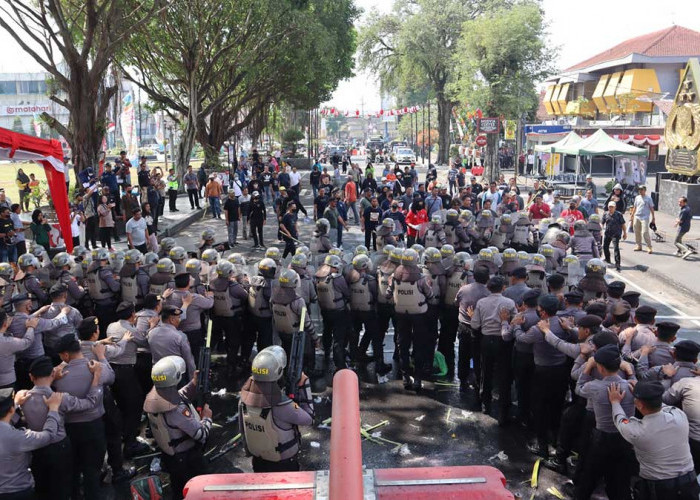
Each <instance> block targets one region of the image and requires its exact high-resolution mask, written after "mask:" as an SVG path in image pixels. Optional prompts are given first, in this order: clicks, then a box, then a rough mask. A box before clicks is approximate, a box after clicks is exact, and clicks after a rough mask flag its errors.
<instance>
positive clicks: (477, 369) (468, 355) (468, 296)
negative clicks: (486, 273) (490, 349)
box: [455, 282, 489, 387]
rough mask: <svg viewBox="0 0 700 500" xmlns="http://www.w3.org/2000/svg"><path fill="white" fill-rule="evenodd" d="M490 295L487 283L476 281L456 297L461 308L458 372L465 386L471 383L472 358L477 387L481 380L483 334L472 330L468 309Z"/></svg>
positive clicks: (463, 287) (461, 290)
mask: <svg viewBox="0 0 700 500" xmlns="http://www.w3.org/2000/svg"><path fill="white" fill-rule="evenodd" d="M488 295H489V291H488V289H487V288H486V285H484V284H483V283H477V282H474V283H469V284H468V285H463V286H462V287H461V288H460V289H459V291H458V292H457V296H456V297H455V303H456V304H457V307H458V309H459V313H458V319H459V326H458V327H457V333H458V334H459V350H458V351H457V374H458V376H459V380H460V383H462V384H464V385H465V386H466V385H467V384H468V383H469V375H470V373H471V370H472V368H471V364H470V360H471V359H473V360H474V375H475V377H476V385H477V387H478V386H479V383H480V382H479V381H480V380H481V354H480V351H481V334H480V333H479V332H475V331H473V330H472V327H471V322H472V320H471V318H470V317H469V315H468V314H467V310H468V309H469V308H470V307H475V306H476V304H477V303H478V302H479V300H481V299H482V298H484V297H486V296H488Z"/></svg>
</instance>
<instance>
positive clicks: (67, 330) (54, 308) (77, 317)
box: [42, 302, 83, 356]
mask: <svg viewBox="0 0 700 500" xmlns="http://www.w3.org/2000/svg"><path fill="white" fill-rule="evenodd" d="M64 307H70V311H68V314H66V318H67V321H66V322H65V323H62V324H60V325H57V326H55V327H54V328H50V329H47V330H44V337H43V340H44V349H45V350H46V352H47V353H48V354H49V355H50V356H55V355H56V354H58V353H57V352H56V346H57V345H58V342H59V341H60V340H61V338H62V337H64V336H65V335H73V336H74V337H75V338H78V335H77V332H78V326H80V322H81V321H82V320H83V315H82V314H80V312H79V311H78V310H77V309H76V308H74V307H71V306H66V304H58V303H56V302H53V303H52V304H51V305H50V306H49V309H48V310H47V311H46V312H45V313H44V314H43V315H42V318H44V319H53V318H57V317H58V316H59V315H62V314H63V313H62V312H61V310H62V309H63V308H64Z"/></svg>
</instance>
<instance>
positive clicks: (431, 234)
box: [425, 214, 447, 248]
mask: <svg viewBox="0 0 700 500" xmlns="http://www.w3.org/2000/svg"><path fill="white" fill-rule="evenodd" d="M446 243H447V237H446V236H445V230H444V229H443V227H442V217H440V214H433V216H432V217H431V218H430V222H429V223H428V230H427V231H426V232H425V246H426V247H435V248H440V247H442V245H444V244H446Z"/></svg>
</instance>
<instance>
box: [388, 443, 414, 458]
mask: <svg viewBox="0 0 700 500" xmlns="http://www.w3.org/2000/svg"><path fill="white" fill-rule="evenodd" d="M391 453H392V454H394V455H398V456H400V457H407V456H408V455H410V454H411V450H409V449H408V445H407V444H401V445H399V446H397V447H396V448H394V449H393V450H391Z"/></svg>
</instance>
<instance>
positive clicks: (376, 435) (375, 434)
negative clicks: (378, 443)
mask: <svg viewBox="0 0 700 500" xmlns="http://www.w3.org/2000/svg"><path fill="white" fill-rule="evenodd" d="M371 436H372V437H373V438H380V437H382V431H377V432H373V433H372V434H371Z"/></svg>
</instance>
